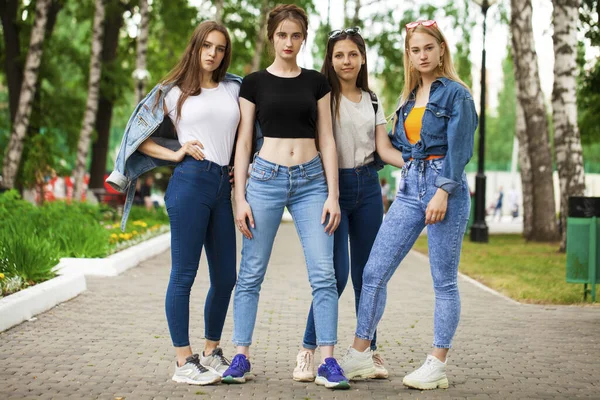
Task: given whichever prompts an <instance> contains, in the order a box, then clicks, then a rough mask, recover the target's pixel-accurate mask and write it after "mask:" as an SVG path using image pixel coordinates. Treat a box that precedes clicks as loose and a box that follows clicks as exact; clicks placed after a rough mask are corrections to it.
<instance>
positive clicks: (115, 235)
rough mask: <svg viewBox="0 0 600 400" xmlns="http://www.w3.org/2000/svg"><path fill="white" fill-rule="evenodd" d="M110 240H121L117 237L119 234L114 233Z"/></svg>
mask: <svg viewBox="0 0 600 400" xmlns="http://www.w3.org/2000/svg"><path fill="white" fill-rule="evenodd" d="M110 238H111V239H118V238H119V236H117V234H116V233H113V234H111V235H110Z"/></svg>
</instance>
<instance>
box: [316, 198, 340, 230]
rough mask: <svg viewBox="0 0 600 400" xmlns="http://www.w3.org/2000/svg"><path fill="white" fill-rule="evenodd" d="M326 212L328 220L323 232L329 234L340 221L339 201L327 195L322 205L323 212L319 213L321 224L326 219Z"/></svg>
mask: <svg viewBox="0 0 600 400" xmlns="http://www.w3.org/2000/svg"><path fill="white" fill-rule="evenodd" d="M327 214H329V222H328V224H327V226H326V227H325V233H327V234H328V235H331V234H333V232H335V230H336V229H337V227H338V226H339V225H340V221H341V219H342V215H341V212H340V203H339V202H338V200H337V199H334V198H332V197H327V200H325V204H324V205H323V214H322V215H321V225H323V224H324V223H325V221H326V220H327Z"/></svg>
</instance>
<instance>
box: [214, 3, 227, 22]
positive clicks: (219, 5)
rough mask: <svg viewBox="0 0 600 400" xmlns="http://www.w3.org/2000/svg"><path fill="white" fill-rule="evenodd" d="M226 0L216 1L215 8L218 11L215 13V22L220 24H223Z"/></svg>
mask: <svg viewBox="0 0 600 400" xmlns="http://www.w3.org/2000/svg"><path fill="white" fill-rule="evenodd" d="M224 2H225V1H224V0H215V7H216V8H217V10H216V11H215V21H217V22H218V23H221V22H223V6H224V4H223V3H224Z"/></svg>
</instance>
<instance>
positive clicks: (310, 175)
mask: <svg viewBox="0 0 600 400" xmlns="http://www.w3.org/2000/svg"><path fill="white" fill-rule="evenodd" d="M305 175H306V179H308V180H311V181H312V180H315V179H319V178H321V177H322V176H323V175H324V171H323V170H322V169H321V170H318V171H317V170H314V171H306V173H305Z"/></svg>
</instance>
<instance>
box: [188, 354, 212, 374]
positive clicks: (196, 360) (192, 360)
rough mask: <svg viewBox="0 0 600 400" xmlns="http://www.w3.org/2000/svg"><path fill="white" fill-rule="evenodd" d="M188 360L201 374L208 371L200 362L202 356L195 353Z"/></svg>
mask: <svg viewBox="0 0 600 400" xmlns="http://www.w3.org/2000/svg"><path fill="white" fill-rule="evenodd" d="M186 362H189V363H190V364H192V365H193V366H195V367H196V368H197V369H198V371H199V372H200V373H201V374H202V373H204V372H207V371H208V370H207V369H206V368H205V367H204V365H202V364H200V356H199V355H198V354H194V355H193V356H191V357H188V358H187V360H186Z"/></svg>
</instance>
